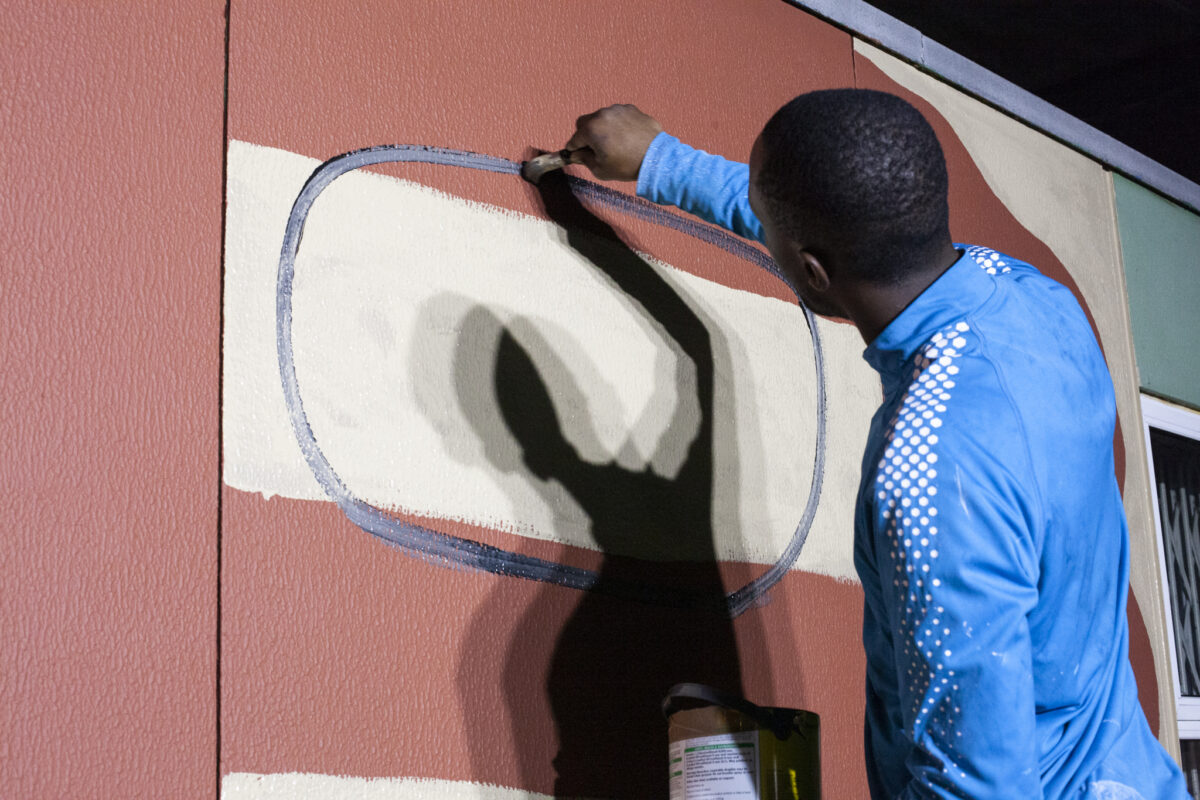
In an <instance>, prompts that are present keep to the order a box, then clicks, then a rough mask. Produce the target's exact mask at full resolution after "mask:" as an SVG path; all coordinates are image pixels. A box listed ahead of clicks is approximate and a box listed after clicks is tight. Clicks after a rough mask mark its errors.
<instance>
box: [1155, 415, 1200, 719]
mask: <svg viewBox="0 0 1200 800" xmlns="http://www.w3.org/2000/svg"><path fill="white" fill-rule="evenodd" d="M1141 398H1142V434H1143V435H1144V436H1145V439H1146V463H1147V466H1148V468H1149V470H1150V493H1151V498H1150V500H1151V502H1150V505H1151V507H1153V509H1154V529H1155V532H1156V533H1157V536H1156V537H1155V541H1156V543H1157V545H1158V569H1159V573H1160V583H1161V584H1162V593H1163V611H1164V613H1165V614H1166V628H1167V643H1168V645H1169V646H1170V652H1171V683H1172V684H1173V687H1172V688H1173V689H1174V692H1175V709H1176V713H1177V715H1178V718H1179V738H1180V739H1200V697H1184V696H1183V694H1182V693H1181V692H1180V690H1179V667H1178V664H1179V659H1178V658H1177V657H1176V654H1175V621H1174V619H1173V617H1172V611H1171V584H1170V583H1169V582H1168V579H1167V560H1166V552H1167V551H1166V542H1165V541H1164V540H1163V530H1162V520H1161V519H1160V518H1159V508H1158V483H1157V482H1156V481H1155V477H1154V455H1153V453H1152V452H1151V450H1150V428H1151V427H1154V428H1158V429H1159V430H1161V431H1167V432H1169V433H1174V434H1178V435H1180V436H1186V437H1187V438H1189V439H1196V440H1200V413H1197V412H1195V411H1189V410H1188V409H1185V408H1182V407H1180V406H1175V405H1171V404H1169V403H1165V402H1163V401H1162V400H1158V399H1156V398H1154V397H1150V396H1148V395H1142V396H1141Z"/></svg>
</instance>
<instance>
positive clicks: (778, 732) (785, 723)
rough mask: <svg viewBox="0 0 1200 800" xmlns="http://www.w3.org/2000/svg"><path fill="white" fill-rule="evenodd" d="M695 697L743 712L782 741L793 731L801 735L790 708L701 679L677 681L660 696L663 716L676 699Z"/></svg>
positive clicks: (673, 708) (672, 708)
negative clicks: (752, 698) (730, 691)
mask: <svg viewBox="0 0 1200 800" xmlns="http://www.w3.org/2000/svg"><path fill="white" fill-rule="evenodd" d="M682 699H687V700H699V701H701V702H704V703H708V704H709V705H714V706H722V707H723V708H729V709H733V710H734V711H738V712H740V713H742V714H745V715H746V716H747V717H749V718H750V719H752V720H754V722H755V724H757V725H758V726H759V727H760V728H765V729H767V730H769V731H771V733H773V734H775V738H776V739H778V740H779V741H781V742H782V741H786V740H787V738H788V737H789V736H791V735H792V734H793V733H796V734H799V735H800V736H804V730H803V727H802V726H801V724H800V719H799V717H798V714H797V712H796V711H795V710H794V709H788V708H767V707H764V706H760V705H755V704H754V703H751V702H750V701H749V700H747V699H746V698H744V697H738V696H737V695H733V694H728V693H726V692H722V691H721V690H720V689H714V688H713V687H712V686H706V685H705V684H703V683H677V684H675V685H674V686H672V687H671V690H670V691H669V692H667V696H666V697H664V698H663V702H662V710H663V716H665V717H667V718H670V716H671V715H672V714H674V713H675V712H676V711H678V710H679V702H678V701H679V700H682Z"/></svg>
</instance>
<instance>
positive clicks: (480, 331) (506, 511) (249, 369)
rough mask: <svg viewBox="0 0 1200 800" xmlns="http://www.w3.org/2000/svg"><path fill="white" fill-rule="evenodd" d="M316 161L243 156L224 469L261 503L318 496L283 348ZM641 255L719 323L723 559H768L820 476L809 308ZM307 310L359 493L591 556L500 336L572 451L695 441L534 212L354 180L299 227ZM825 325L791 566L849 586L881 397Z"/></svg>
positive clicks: (233, 205)
mask: <svg viewBox="0 0 1200 800" xmlns="http://www.w3.org/2000/svg"><path fill="white" fill-rule="evenodd" d="M316 165H317V162H316V161H315V160H312V159H308V158H304V157H302V156H298V155H295V154H292V153H287V152H284V151H280V150H274V149H270V148H265V147H258V146H255V145H250V144H246V143H242V142H236V141H235V142H232V143H231V145H230V151H229V186H228V210H227V214H228V219H227V241H226V279H225V287H226V293H225V318H226V325H225V340H224V346H225V367H224V381H225V384H224V387H225V388H224V398H225V405H224V409H223V419H224V435H225V464H224V479H225V482H226V483H227V484H228V485H230V486H232V487H234V488H237V489H241V490H244V491H253V492H261V493H263V494H264V495H265V496H268V497H269V496H271V495H282V496H286V497H293V498H298V499H314V500H315V499H322V498H323V495H322V494H321V492H320V489H319V488H318V486H317V484H316V482H315V480H314V479H313V478H312V476H311V474H310V473H309V472H308V467H307V465H306V464H305V463H304V460H303V458H302V457H301V455H300V452H299V449H298V448H297V446H296V443H295V440H294V437H293V435H292V433H291V430H290V427H289V423H288V420H287V416H286V413H285V410H284V404H283V397H282V392H281V390H280V386H279V377H278V370H277V367H276V366H275V338H274V311H275V305H274V294H275V285H274V281H275V270H276V265H277V263H278V258H279V247H280V243H281V242H282V237H283V227H284V224H285V222H286V219H287V215H288V211H289V209H290V205H291V202H292V200H293V199H294V198H295V196H296V193H297V192H298V190H299V188H300V186H301V185H302V184H303V182H304V180H305V179H306V178H307V177H308V175H309V174H311V172H312V170H313V168H314V167H315V166H316ZM647 262H648V265H649V266H648V268H652V269H654V270H656V271H657V272H658V273H659V274H660V275H661V276H662V277H663V278H664V279H665V280H666V281H667V282H668V283H669V284H671V286H672V287H673V288H674V289H675V290H676V291H677V292H679V294H680V296H681V297H682V298H683V299H684V301H685V302H686V303H688V305H690V306H691V308H692V309H693V310H694V311H695V312H696V313H697V315H698V316H699V317H701V318H702V319H703V320H705V322H706V325H707V327H708V328H709V332H710V335H711V339H712V343H713V347H712V349H713V355H714V358H715V363H716V381H717V383H716V387H715V390H714V398H713V401H714V402H713V406H714V419H713V422H714V428H715V430H714V444H713V476H712V477H713V487H712V493H713V504H714V508H713V527H714V529H715V530H716V532H717V533H716V545H717V553H718V555H719V557H721V558H723V559H727V560H740V561H750V562H756V563H770V562H772V561H774V560H775V559H776V558H777V556H778V554H779V553H780V552H781V551H782V549H783V548H784V547H785V546H786V544H787V542H788V540H789V539H790V536H791V533H792V531H793V530H794V528H795V524H796V522H797V520H798V519H799V516H800V514H801V512H802V510H803V506H804V502H805V500H806V497H807V488H808V485H809V481H810V479H811V469H812V452H813V445H814V436H815V403H816V401H815V394H816V393H815V386H814V385H813V378H812V376H813V374H814V373H813V367H812V353H811V343H810V342H809V341H808V337H807V334H806V328H805V322H804V318H803V315H802V314H801V312H800V310H799V309H798V308H796V307H795V306H794V305H790V304H788V303H784V302H781V301H778V300H775V299H771V298H764V297H761V296H758V295H755V294H751V293H747V292H743V291H738V290H734V289H730V288H728V287H725V286H722V285H720V284H716V283H713V282H711V281H707V280H704V279H701V278H698V277H696V276H694V275H691V274H689V273H686V272H683V271H680V270H676V269H674V268H671V267H670V266H668V265H666V264H663V263H661V262H658V261H655V260H653V259H649V258H648V259H647ZM293 305H294V320H293V330H294V349H295V362H296V369H297V374H298V378H299V383H300V386H301V391H302V393H303V395H304V402H305V408H306V411H307V412H308V415H309V419H310V422H311V424H312V428H313V431H314V434H315V435H316V436H317V438H318V441H319V442H320V445H321V448H322V450H323V451H324V452H325V454H326V455H327V456H328V458H329V460H330V462H331V463H332V464H333V465H334V467H335V468H336V469H337V470H338V474H339V475H340V476H341V477H342V478H343V480H345V481H346V483H347V485H349V486H350V487H351V488H352V489H353V490H354V491H355V493H356V494H357V495H358V496H359V497H362V498H364V499H365V500H367V501H369V502H372V503H374V504H376V505H378V506H380V507H383V508H388V509H394V510H401V511H405V512H409V513H416V514H421V515H429V516H435V517H443V518H453V519H460V520H466V521H469V522H472V523H475V524H480V525H485V526H489V527H493V528H499V529H503V530H507V531H510V532H513V533H516V534H519V535H524V536H531V537H534V538H541V539H547V540H552V541H558V542H563V543H567V544H573V545H576V546H581V547H595V544H594V542H593V541H592V539H591V537H590V533H589V519H588V517H587V515H586V514H585V513H584V512H583V510H582V509H581V508H580V507H579V506H578V504H577V503H576V502H575V500H574V498H572V497H571V495H570V494H568V493H567V492H566V491H565V490H564V489H563V487H562V486H561V485H560V484H558V483H557V482H556V481H554V480H549V481H543V480H540V479H538V478H537V477H536V476H535V475H533V474H532V473H531V472H530V471H529V470H528V468H527V467H526V466H525V464H524V461H523V458H522V451H521V448H520V446H519V444H518V442H517V441H516V439H515V438H514V437H513V435H512V434H511V433H510V432H509V430H508V427H507V425H506V424H505V422H504V420H503V418H502V417H501V414H500V411H499V409H498V405H497V400H496V397H495V392H494V388H493V385H494V384H493V379H494V375H493V368H494V365H495V362H496V352H497V345H498V342H499V336H500V334H501V333H502V332H504V331H507V332H508V333H509V334H511V335H512V337H513V338H514V339H515V340H516V342H517V343H518V344H519V345H520V346H521V348H522V349H523V350H524V351H525V352H526V354H527V355H528V356H529V358H530V360H531V361H532V362H533V364H534V365H535V366H536V368H537V370H538V372H539V374H540V376H541V379H542V380H543V382H544V383H545V384H546V388H547V391H548V393H549V394H550V396H551V397H552V398H553V402H554V404H555V409H556V413H557V416H558V422H559V425H560V426H561V427H562V430H563V434H564V436H565V437H566V439H567V440H568V441H569V442H570V443H571V445H572V446H573V447H574V448H575V450H576V451H577V453H578V455H579V457H580V458H581V459H582V460H584V461H586V462H589V463H592V464H603V463H609V462H615V463H617V464H619V465H620V466H621V467H623V468H625V469H628V470H632V471H640V470H645V469H652V470H654V471H655V472H656V473H657V474H659V475H662V476H665V477H668V478H669V477H674V476H675V475H676V474H677V473H678V471H679V469H680V467H681V465H682V462H683V460H684V458H685V455H686V453H687V451H688V446H689V445H690V444H691V442H692V441H693V440H694V438H695V435H696V431H697V426H698V421H699V420H698V413H699V408H698V404H697V400H696V393H695V388H696V387H695V375H694V368H693V367H692V365H691V363H690V361H689V360H688V359H687V358H686V356H684V355H683V354H682V352H681V351H680V350H679V349H678V346H677V345H676V344H675V343H674V342H673V341H672V340H670V338H669V337H668V336H666V335H664V332H663V330H662V329H661V327H660V326H659V325H658V324H657V323H655V322H653V321H648V320H647V319H646V318H645V315H644V314H642V313H640V310H639V309H637V308H636V307H635V304H634V303H633V302H632V301H630V300H629V298H627V297H625V296H624V295H622V294H621V293H620V292H619V291H618V290H616V289H614V288H613V287H612V286H611V285H610V284H609V283H608V282H607V281H606V280H605V279H604V278H603V277H602V276H600V275H599V274H598V273H597V271H596V270H595V268H594V267H593V266H592V265H591V264H589V263H587V262H586V261H584V260H583V259H582V258H581V257H580V256H579V255H578V254H577V253H576V252H575V251H573V250H572V249H571V248H570V247H568V246H567V245H566V244H565V241H564V236H563V232H562V230H561V229H560V228H558V227H557V226H556V225H554V224H552V223H549V222H546V221H544V220H541V219H537V218H533V217H529V216H526V215H520V214H516V213H514V212H511V211H507V210H504V209H500V208H495V207H489V206H484V205H481V204H477V203H471V202H468V201H465V200H462V199H460V198H456V197H451V196H448V195H445V194H443V193H440V192H436V191H434V190H431V189H429V188H427V187H423V186H420V185H418V184H415V183H412V182H408V181H400V180H396V179H393V178H388V177H384V176H380V175H376V174H370V173H362V172H358V173H351V174H348V175H346V176H344V177H342V178H339V179H338V180H337V181H336V182H335V183H334V184H333V185H331V186H330V187H329V188H328V189H327V190H326V191H325V192H324V193H323V194H322V196H321V198H320V199H319V200H318V201H317V204H316V205H315V206H314V208H313V211H312V213H311V215H310V217H309V220H308V224H307V226H306V228H305V233H304V243H303V247H302V248H301V251H300V255H299V257H298V259H297V262H296V280H295V285H294V288H293ZM820 324H821V335H822V337H823V342H824V346H825V348H826V360H827V363H828V364H830V367H829V369H828V385H827V392H828V405H829V411H828V419H827V424H828V426H829V427H828V431H829V433H828V437H829V442H830V445H829V449H828V453H827V456H826V477H825V490H824V492H823V496H822V502H821V504H820V507H819V510H818V513H817V517H816V520H815V522H814V525H813V528H812V530H811V532H810V534H809V537H808V541H807V543H806V545H805V548H804V550H803V552H802V553H801V556H800V559H799V562H798V563H797V567H798V568H800V569H805V570H809V571H814V572H820V573H822V574H828V575H833V576H835V577H841V578H847V579H853V575H854V572H853V565H852V562H851V531H852V513H853V502H854V495H855V491H856V488H857V482H858V474H859V462H860V459H861V453H862V447H863V443H864V439H865V435H866V427H867V422H868V420H869V419H870V416H871V414H872V413H873V411H874V409H875V407H876V405H877V404H878V400H879V388H878V381H877V379H876V377H875V375H874V373H873V372H872V371H871V370H870V369H869V367H868V366H867V365H866V364H865V362H863V360H862V358H861V351H862V342H861V340H860V339H859V338H858V334H857V332H856V331H855V330H854V329H853V328H850V327H849V326H844V325H836V324H832V323H827V322H821V323H820ZM636 522H637V520H636V519H631V520H630V524H631V525H636ZM633 554H634V555H637V554H638V553H636V552H634V553H633Z"/></svg>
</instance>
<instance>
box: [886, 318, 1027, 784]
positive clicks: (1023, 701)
mask: <svg viewBox="0 0 1200 800" xmlns="http://www.w3.org/2000/svg"><path fill="white" fill-rule="evenodd" d="M959 325H960V328H963V329H965V328H967V326H966V325H965V324H963V323H960V324H959ZM939 336H940V337H941V338H940V339H938V340H936V341H935V342H933V343H931V344H930V345H928V346H927V347H926V348H925V349H924V351H923V352H922V353H921V354H918V356H917V361H916V364H915V368H914V370H913V382H912V384H911V385H910V386H909V388H908V390H907V392H906V393H905V395H904V397H903V400H902V401H901V403H900V405H899V407H898V409H897V410H896V412H895V416H894V418H893V419H892V421H891V423H890V425H889V427H888V429H887V432H886V435H885V437H884V441H885V442H887V444H886V447H885V450H884V452H883V453H882V456H881V458H880V460H879V462H878V465H877V466H878V474H877V476H876V480H875V485H874V489H873V493H872V497H871V503H870V505H871V515H872V529H873V540H874V541H873V547H874V561H875V564H876V566H877V569H878V575H879V584H880V585H879V589H880V593H879V594H878V595H877V596H876V599H877V601H878V602H879V604H880V608H877V609H874V610H873V613H874V614H875V615H877V616H878V617H881V618H882V619H881V621H882V622H884V624H885V625H886V628H887V629H888V630H890V631H891V632H892V636H893V638H892V641H891V642H889V643H887V644H886V645H883V647H885V648H886V650H890V653H887V654H886V656H885V655H884V654H885V651H884V650H877V651H876V655H879V656H884V657H890V659H891V660H892V662H893V663H894V668H895V676H896V680H895V683H894V684H893V685H894V687H895V689H896V693H895V695H894V696H893V698H892V703H893V704H894V706H893V707H892V708H889V709H888V717H890V719H889V724H888V725H887V726H881V727H893V726H895V725H897V724H898V725H899V726H900V730H899V731H894V732H891V733H889V734H883V733H882V732H881V735H888V736H891V737H897V736H898V737H899V738H892V739H891V740H890V741H889V742H886V743H884V742H880V743H878V744H879V748H878V749H879V750H882V751H888V750H890V752H891V755H892V756H893V758H894V759H895V761H894V763H893V765H892V766H893V769H894V770H895V771H894V772H893V780H894V781H895V782H896V783H899V784H900V785H904V786H905V788H904V790H903V791H902V792H901V793H900V795H899V796H900V797H902V798H931V797H936V798H949V797H958V798H961V797H970V798H977V800H984V799H985V798H1002V797H1003V798H1029V797H1040V796H1041V794H1040V793H1041V783H1040V773H1039V767H1038V755H1037V754H1038V742H1037V737H1036V735H1035V705H1034V685H1033V673H1032V663H1031V658H1032V656H1031V645H1030V632H1029V628H1028V625H1027V614H1028V613H1029V612H1030V611H1031V609H1033V607H1034V605H1035V604H1036V602H1037V571H1038V567H1037V563H1038V559H1037V555H1036V546H1035V544H1034V541H1035V538H1036V537H1035V536H1034V535H1033V534H1032V533H1031V531H1032V529H1033V527H1034V526H1035V525H1036V524H1037V523H1036V522H1035V520H1036V519H1037V518H1038V514H1039V512H1038V511H1037V508H1038V500H1037V493H1036V490H1034V489H1031V478H1030V477H1029V476H1030V470H1029V461H1028V456H1027V451H1026V450H1025V446H1024V441H1025V440H1024V436H1023V433H1022V431H1021V427H1020V423H1019V420H1018V419H1017V417H1016V414H1015V412H1014V411H1013V410H1012V408H1011V405H1010V404H1009V403H1008V402H1007V400H1006V396H1005V395H1004V393H1003V391H1002V390H999V389H997V388H996V384H995V383H993V382H991V381H989V380H988V379H987V376H986V373H992V372H993V371H992V368H991V365H990V364H989V363H988V361H987V359H986V358H984V357H982V356H979V355H978V353H977V352H976V351H975V347H974V342H973V340H974V335H973V332H971V331H969V330H962V329H959V330H950V331H948V332H946V334H944V335H943V334H939ZM968 372H971V373H975V372H979V373H985V374H980V375H974V374H973V375H967V373H968ZM993 374H994V373H993ZM964 378H968V380H964ZM981 387H982V388H981ZM867 646H868V648H870V647H871V643H870V642H868V643H867ZM881 660H882V658H881ZM901 759H903V770H901V768H900V764H899V762H900V760H901ZM903 781H907V784H904V783H903Z"/></svg>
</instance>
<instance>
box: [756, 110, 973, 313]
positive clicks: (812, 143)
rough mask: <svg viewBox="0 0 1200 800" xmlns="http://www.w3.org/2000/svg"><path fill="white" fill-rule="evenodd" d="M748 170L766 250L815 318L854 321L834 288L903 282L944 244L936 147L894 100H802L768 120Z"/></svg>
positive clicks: (929, 263) (942, 171) (942, 174)
mask: <svg viewBox="0 0 1200 800" xmlns="http://www.w3.org/2000/svg"><path fill="white" fill-rule="evenodd" d="M750 168H751V176H750V181H751V186H750V199H751V204H752V205H753V206H754V208H755V212H756V214H757V215H758V216H759V218H760V219H761V220H762V222H763V225H764V227H765V228H766V233H767V244H768V247H769V248H770V249H771V253H772V255H773V256H775V259H776V261H778V262H779V264H780V266H781V267H782V268H783V269H784V271H785V273H786V274H788V275H789V277H790V278H791V279H792V281H793V283H794V284H795V286H796V288H797V290H798V291H800V293H801V297H802V298H803V299H804V300H805V302H806V303H807V304H808V305H809V306H810V307H811V308H812V309H813V310H814V311H817V312H818V313H823V314H834V315H841V316H848V314H847V313H846V311H845V309H844V308H843V306H842V304H841V303H840V302H839V301H838V296H839V291H838V290H845V289H847V287H851V286H875V287H888V286H896V285H899V284H902V283H904V282H905V281H907V280H908V279H909V278H914V277H917V276H918V275H919V274H920V273H922V272H924V271H927V270H929V269H931V268H932V267H933V266H934V265H935V264H936V263H937V261H938V258H939V256H940V255H941V254H942V253H944V252H945V248H946V247H948V246H949V241H950V234H949V223H948V216H949V208H948V204H947V197H946V195H947V183H948V182H947V177H946V162H945V158H944V157H943V155H942V150H941V147H940V145H939V144H938V140H937V137H936V136H935V135H934V132H933V129H932V128H931V127H930V126H929V123H928V122H926V121H925V118H924V117H922V116H921V114H920V113H919V112H918V111H917V110H916V109H915V108H913V107H912V106H911V105H909V104H908V103H906V102H905V101H903V100H901V99H900V98H899V97H896V96H894V95H890V94H885V93H883V92H875V91H869V90H864V89H832V90H826V91H818V92H811V93H809V94H804V95H800V96H799V97H797V98H796V99H794V100H792V101H791V102H790V103H788V104H787V105H785V106H784V107H783V108H781V109H779V111H778V112H776V113H775V115H774V116H773V117H771V119H770V121H769V122H768V123H767V125H766V127H765V128H764V129H763V132H762V134H761V135H760V136H759V138H758V140H757V141H756V142H755V144H754V151H753V153H752V154H751V159H750ZM814 267H815V268H816V269H815V272H816V274H814ZM831 285H832V286H833V288H834V291H832V292H829V291H828V289H829V287H830V286H831Z"/></svg>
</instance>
